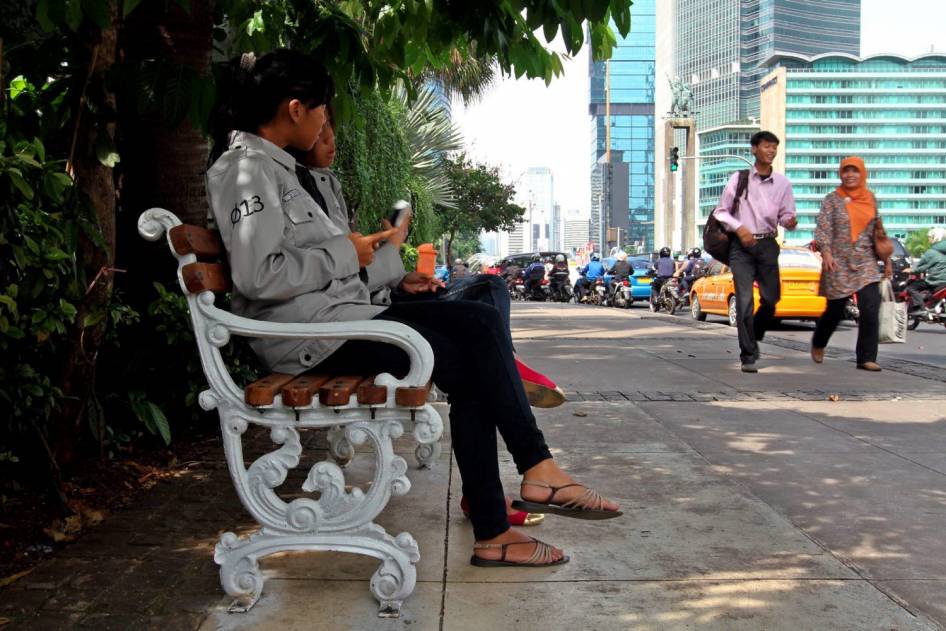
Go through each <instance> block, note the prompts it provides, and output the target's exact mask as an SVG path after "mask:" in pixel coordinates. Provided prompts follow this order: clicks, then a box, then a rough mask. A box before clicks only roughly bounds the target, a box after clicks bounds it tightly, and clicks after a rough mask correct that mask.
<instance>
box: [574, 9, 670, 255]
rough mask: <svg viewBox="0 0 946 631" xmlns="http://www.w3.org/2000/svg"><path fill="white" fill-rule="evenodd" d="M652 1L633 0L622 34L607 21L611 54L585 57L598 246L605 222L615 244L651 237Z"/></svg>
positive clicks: (648, 244)
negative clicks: (613, 41) (615, 237)
mask: <svg viewBox="0 0 946 631" xmlns="http://www.w3.org/2000/svg"><path fill="white" fill-rule="evenodd" d="M655 1H656V0H636V1H635V2H634V6H633V8H632V18H633V27H632V29H631V33H630V34H628V37H627V38H622V37H621V36H620V35H619V34H617V29H616V28H614V26H613V25H612V29H614V31H615V34H616V37H617V40H618V41H617V46H616V47H615V48H614V52H613V54H612V56H611V59H610V60H609V61H607V62H604V61H600V62H596V61H594V60H590V61H589V67H588V73H589V77H590V80H591V86H590V87H591V94H590V99H589V107H588V109H589V113H590V114H591V116H592V130H591V191H592V192H591V213H592V228H591V231H592V234H591V238H592V240H593V241H594V242H595V246H596V247H597V248H598V249H599V250H605V249H606V247H607V245H608V239H607V230H606V229H607V228H618V229H620V230H621V241H622V242H623V243H621V245H626V244H633V243H637V244H639V245H642V246H643V247H644V248H645V250H648V249H650V248H652V247H653V243H654V52H655V30H656V9H655V6H654V3H655ZM602 228H604V229H605V231H604V233H603V234H602ZM612 234H614V233H612ZM602 246H604V247H602Z"/></svg>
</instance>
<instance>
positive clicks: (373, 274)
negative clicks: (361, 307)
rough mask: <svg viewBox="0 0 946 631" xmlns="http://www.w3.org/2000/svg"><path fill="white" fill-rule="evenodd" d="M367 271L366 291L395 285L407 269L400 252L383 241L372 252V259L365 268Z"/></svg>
mask: <svg viewBox="0 0 946 631" xmlns="http://www.w3.org/2000/svg"><path fill="white" fill-rule="evenodd" d="M365 270H366V271H367V272H368V291H371V292H373V291H376V290H378V289H380V288H382V287H396V286H397V285H399V284H400V282H401V279H402V278H404V275H405V274H406V273H407V271H406V270H405V269H404V262H403V261H402V260H401V253H400V252H399V251H398V249H397V248H395V247H394V246H393V245H392V244H390V243H385V244H384V245H382V246H381V247H380V248H378V249H377V250H376V251H375V253H374V261H372V262H371V264H370V265H369V266H368V267H366V268H365Z"/></svg>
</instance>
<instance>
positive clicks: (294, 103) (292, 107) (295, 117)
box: [286, 99, 305, 123]
mask: <svg viewBox="0 0 946 631" xmlns="http://www.w3.org/2000/svg"><path fill="white" fill-rule="evenodd" d="M286 111H287V112H288V113H289V118H290V119H292V122H294V123H298V122H299V121H300V120H302V115H303V114H305V105H303V104H302V101H300V100H299V99H289V102H288V103H287V104H286Z"/></svg>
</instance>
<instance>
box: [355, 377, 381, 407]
mask: <svg viewBox="0 0 946 631" xmlns="http://www.w3.org/2000/svg"><path fill="white" fill-rule="evenodd" d="M387 400H388V389H387V388H386V387H384V386H379V385H378V384H376V383H375V382H374V377H368V378H367V379H365V380H364V381H362V382H361V383H360V384H358V403H360V404H361V405H384V404H385V403H386V402H387Z"/></svg>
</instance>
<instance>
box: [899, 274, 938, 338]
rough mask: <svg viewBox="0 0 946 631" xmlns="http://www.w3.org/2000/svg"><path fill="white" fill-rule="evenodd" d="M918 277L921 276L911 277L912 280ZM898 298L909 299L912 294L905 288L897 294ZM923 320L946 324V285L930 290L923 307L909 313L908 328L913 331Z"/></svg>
mask: <svg viewBox="0 0 946 631" xmlns="http://www.w3.org/2000/svg"><path fill="white" fill-rule="evenodd" d="M918 278H920V276H916V275H914V276H911V277H910V280H916V279H918ZM897 300H900V301H909V300H910V294H908V293H907V291H906V289H904V290H903V291H902V292H900V293H899V294H898V295H897ZM921 322H923V323H925V324H942V325H943V326H946V286H944V287H940V288H939V289H938V290H936V291H930V292H928V293H927V295H926V298H925V299H924V301H923V307H922V308H921V309H917V310H915V311H910V312H908V313H907V330H909V331H913V330H914V329H916V327H918V326H920V323H921Z"/></svg>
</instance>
